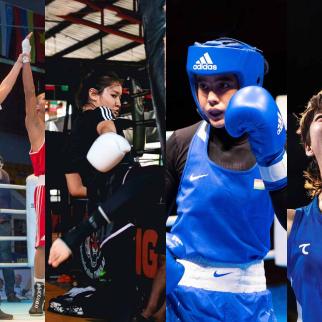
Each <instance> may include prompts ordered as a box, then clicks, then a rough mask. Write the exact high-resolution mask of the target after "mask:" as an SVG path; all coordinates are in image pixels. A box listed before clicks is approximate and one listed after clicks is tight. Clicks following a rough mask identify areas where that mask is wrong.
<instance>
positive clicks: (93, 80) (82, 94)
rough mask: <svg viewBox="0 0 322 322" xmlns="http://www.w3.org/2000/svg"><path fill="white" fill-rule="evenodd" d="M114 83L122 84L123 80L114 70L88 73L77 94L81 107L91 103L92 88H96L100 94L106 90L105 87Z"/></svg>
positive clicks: (77, 101) (77, 102)
mask: <svg viewBox="0 0 322 322" xmlns="http://www.w3.org/2000/svg"><path fill="white" fill-rule="evenodd" d="M114 83H118V84H120V85H122V83H123V80H122V79H121V78H120V77H119V76H118V75H117V74H115V73H114V72H105V73H104V72H92V73H89V74H88V75H86V76H85V77H84V78H83V80H82V83H81V85H80V87H79V89H78V92H77V94H76V104H77V106H78V108H79V109H82V108H83V106H84V105H85V104H87V103H89V97H88V91H89V89H90V88H95V89H96V90H97V92H98V94H101V93H102V92H103V91H104V88H106V87H108V86H111V85H112V84H114Z"/></svg>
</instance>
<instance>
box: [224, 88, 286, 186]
mask: <svg viewBox="0 0 322 322" xmlns="http://www.w3.org/2000/svg"><path fill="white" fill-rule="evenodd" d="M225 127H226V130H227V132H228V133H229V134H230V135H231V136H233V137H240V136H241V135H243V134H245V133H247V134H248V136H249V143H250V146H251V149H252V151H253V153H254V155H255V157H256V160H257V163H258V165H259V170H260V173H261V176H262V179H263V181H264V183H265V187H266V189H267V190H270V191H274V190H278V189H281V188H283V187H285V186H286V185H287V159H286V152H285V149H284V145H285V142H286V131H285V127H284V123H283V119H282V116H281V113H280V111H279V109H278V107H277V105H276V103H275V101H274V99H273V97H272V96H271V95H270V93H269V92H268V91H266V90H265V89H264V88H262V87H258V86H248V87H244V88H242V89H240V90H239V91H237V92H236V93H235V94H234V96H233V97H232V98H231V100H230V102H229V104H228V106H227V110H226V112H225Z"/></svg>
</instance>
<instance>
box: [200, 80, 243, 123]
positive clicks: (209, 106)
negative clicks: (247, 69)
mask: <svg viewBox="0 0 322 322" xmlns="http://www.w3.org/2000/svg"><path fill="white" fill-rule="evenodd" d="M238 87H239V85H238V80H237V78H236V76H234V75H233V74H225V75H216V76H198V77H197V97H198V101H199V104H200V107H201V109H202V111H203V112H204V114H205V115H206V116H207V118H208V120H209V122H210V124H211V125H212V126H213V127H215V128H222V127H224V126H225V112H226V109H227V106H228V103H229V101H230V99H231V97H232V96H233V95H234V94H235V93H236V92H237V90H238Z"/></svg>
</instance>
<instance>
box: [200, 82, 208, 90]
mask: <svg viewBox="0 0 322 322" xmlns="http://www.w3.org/2000/svg"><path fill="white" fill-rule="evenodd" d="M198 88H199V89H201V90H202V91H209V86H208V84H206V83H198Z"/></svg>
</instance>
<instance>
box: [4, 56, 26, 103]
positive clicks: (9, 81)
mask: <svg viewBox="0 0 322 322" xmlns="http://www.w3.org/2000/svg"><path fill="white" fill-rule="evenodd" d="M21 67H22V54H20V55H19V57H18V59H17V61H16V62H15V64H14V65H13V67H12V68H11V70H10V72H9V74H8V75H7V76H6V78H5V79H4V80H3V81H2V82H1V84H0V104H1V103H2V102H3V101H4V100H5V99H6V97H7V96H8V95H9V93H10V92H11V90H12V88H13V86H14V84H15V83H16V80H17V77H18V75H19V73H20V70H21Z"/></svg>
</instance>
